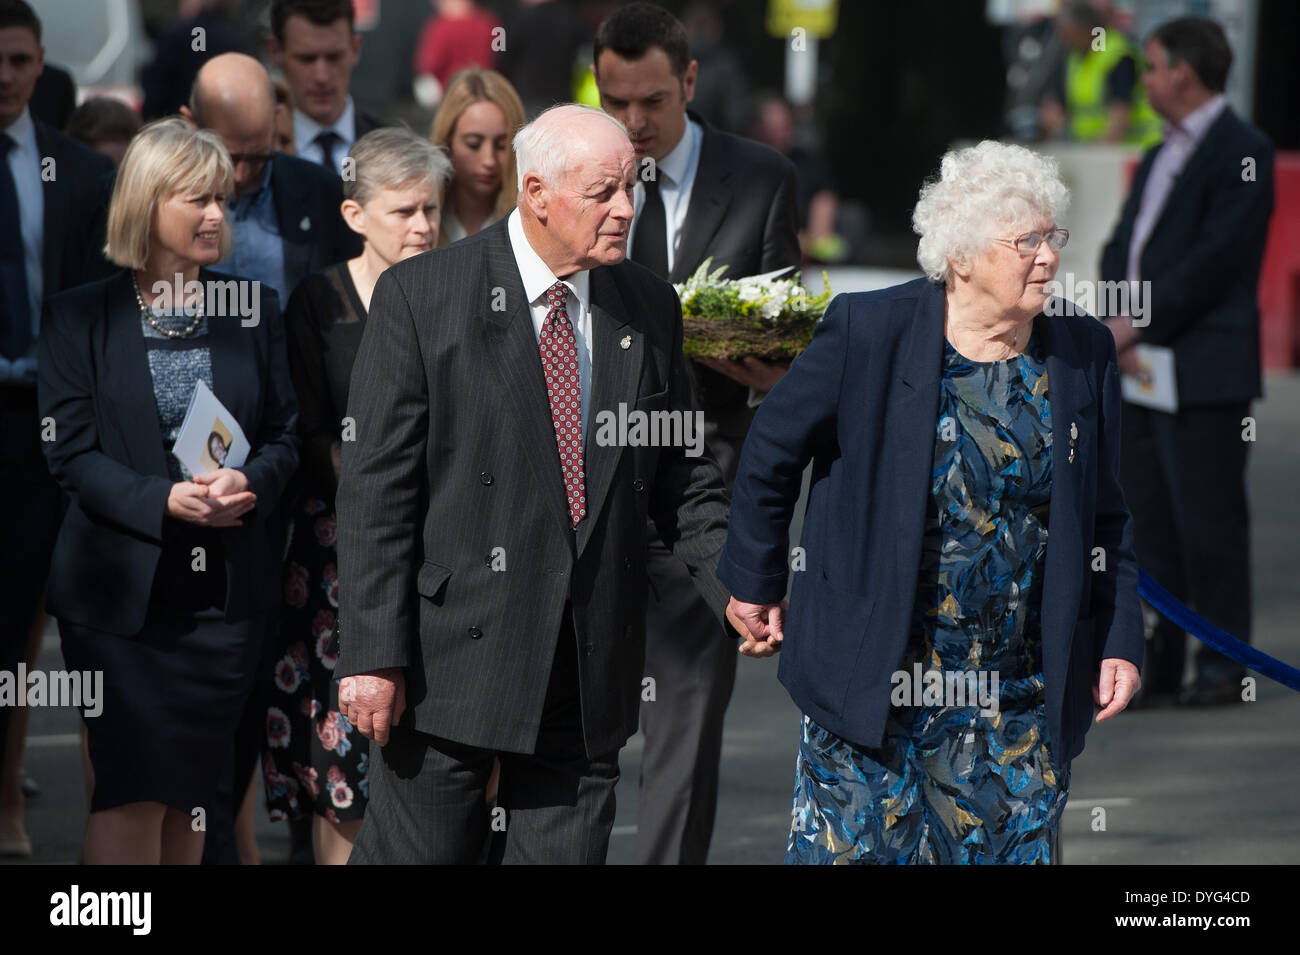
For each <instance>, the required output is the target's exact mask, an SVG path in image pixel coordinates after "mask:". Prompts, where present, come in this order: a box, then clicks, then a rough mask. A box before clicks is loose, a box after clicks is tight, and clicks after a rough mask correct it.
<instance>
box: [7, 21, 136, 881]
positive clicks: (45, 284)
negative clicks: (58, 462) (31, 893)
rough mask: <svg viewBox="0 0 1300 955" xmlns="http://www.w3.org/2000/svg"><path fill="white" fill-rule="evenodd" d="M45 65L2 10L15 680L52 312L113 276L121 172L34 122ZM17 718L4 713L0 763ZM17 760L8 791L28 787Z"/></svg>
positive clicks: (45, 554)
mask: <svg viewBox="0 0 1300 955" xmlns="http://www.w3.org/2000/svg"><path fill="white" fill-rule="evenodd" d="M44 59H45V50H44V48H43V47H42V46H41V23H40V20H39V19H38V18H37V17H36V14H35V13H34V12H33V11H32V8H31V7H30V6H28V5H27V4H26V3H24V2H23V0H0V63H2V64H3V69H2V70H0V534H2V535H3V539H2V540H0V670H8V671H9V672H14V667H15V666H16V665H17V663H18V661H19V660H22V659H28V662H29V663H30V662H32V661H31V660H30V659H29V653H28V651H29V649H31V650H32V651H33V652H34V648H35V647H36V646H38V644H39V635H40V632H41V631H42V630H43V629H44V620H45V616H44V614H43V613H42V612H41V607H40V603H41V598H42V594H43V592H44V588H45V579H46V576H47V574H48V571H49V564H50V553H51V551H52V549H53V547H54V539H55V536H56V535H57V533H58V529H59V520H60V512H61V504H60V495H59V488H58V485H57V484H55V483H54V480H53V478H51V477H50V473H49V470H48V468H47V467H46V464H45V457H44V455H43V454H42V452H41V426H40V422H39V419H38V415H37V407H36V354H37V341H38V337H39V334H40V317H41V309H42V305H43V303H44V301H45V299H47V298H49V297H50V296H51V295H53V294H54V293H56V292H59V291H61V290H63V289H65V288H71V287H72V286H74V285H81V284H83V283H85V282H89V281H92V280H94V279H97V278H101V277H102V276H103V275H105V274H107V273H108V272H109V270H110V268H111V267H110V266H109V264H108V262H107V261H106V260H105V259H104V257H103V255H102V253H101V252H100V248H101V246H102V245H103V235H102V234H100V233H97V232H96V230H95V229H94V228H93V227H92V224H93V223H95V222H97V221H99V220H100V218H101V212H102V209H103V207H104V206H105V205H106V204H107V200H108V196H107V193H106V192H105V189H104V186H105V182H106V179H105V176H106V174H108V173H111V172H112V169H113V165H112V163H111V162H110V161H109V160H108V159H107V158H106V157H104V156H101V155H99V154H98V153H95V152H93V151H91V150H89V149H87V148H85V147H84V146H82V145H81V144H80V143H77V142H75V141H74V140H72V139H70V138H69V137H67V136H65V135H63V134H62V133H61V132H59V131H58V130H56V129H54V128H52V127H50V126H47V125H45V124H44V123H42V122H40V121H38V120H34V119H33V117H32V114H31V110H30V107H29V102H30V100H31V97H32V92H33V90H34V89H35V86H36V81H37V77H39V76H40V75H41V72H42V69H43V66H44ZM96 236H97V238H96ZM10 712H11V708H9V707H0V753H3V751H4V745H5V738H6V737H7V735H8V729H9V716H10ZM17 712H19V713H22V714H26V713H27V711H26V710H19V711H17ZM15 758H16V757H15V756H14V755H13V754H11V759H10V767H11V772H10V773H8V774H7V775H6V778H5V780H4V784H5V786H6V788H8V785H9V784H10V783H11V782H14V781H15V780H16V778H17V777H16V775H15V773H14V771H13V760H14V759H15ZM15 787H16V783H15ZM0 797H3V804H4V805H5V806H16V808H15V809H13V810H12V811H10V810H6V811H5V812H3V813H0V855H5V854H17V855H27V854H30V852H31V843H30V842H29V841H28V839H27V836H26V833H25V832H24V831H23V826H22V808H21V801H20V800H21V797H20V796H18V794H17V793H12V794H11V793H8V792H6V793H3V794H0Z"/></svg>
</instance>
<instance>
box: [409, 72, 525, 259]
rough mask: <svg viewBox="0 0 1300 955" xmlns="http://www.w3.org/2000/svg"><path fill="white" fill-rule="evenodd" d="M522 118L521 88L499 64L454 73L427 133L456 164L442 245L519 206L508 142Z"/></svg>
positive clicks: (471, 233) (513, 165) (446, 204)
mask: <svg viewBox="0 0 1300 955" xmlns="http://www.w3.org/2000/svg"><path fill="white" fill-rule="evenodd" d="M524 118H525V117H524V106H523V103H522V102H520V99H519V94H518V93H516V92H515V88H514V87H513V86H511V85H510V81H509V80H507V79H506V78H505V77H504V76H502V75H501V74H500V73H498V72H496V71H495V70H484V69H480V68H478V67H470V68H469V69H466V70H461V71H460V72H459V73H457V74H456V75H455V76H453V77H452V78H451V82H450V83H448V84H447V93H446V95H445V96H444V97H443V100H442V105H441V106H440V107H438V112H437V115H435V116H434V118H433V130H432V132H431V133H430V136H429V138H430V139H432V140H433V144H434V145H435V146H441V147H443V148H444V149H446V150H447V155H448V156H450V157H451V165H452V169H453V173H452V179H451V185H450V187H449V188H448V189H447V200H446V203H445V204H444V208H443V212H442V229H441V232H440V238H439V241H438V244H439V245H448V244H449V243H452V242H455V241H456V240H457V239H463V238H465V236H467V235H473V234H474V233H475V232H478V231H479V230H480V229H482V228H483V227H484V226H488V225H491V224H492V223H493V222H495V221H497V220H498V219H501V218H504V217H505V216H506V214H507V213H509V212H510V210H511V209H513V208H514V207H515V195H516V191H517V186H516V182H515V156H514V152H513V150H512V149H511V148H510V142H511V140H512V138H513V137H514V134H515V131H516V130H517V129H519V127H520V126H522V125H523V124H524Z"/></svg>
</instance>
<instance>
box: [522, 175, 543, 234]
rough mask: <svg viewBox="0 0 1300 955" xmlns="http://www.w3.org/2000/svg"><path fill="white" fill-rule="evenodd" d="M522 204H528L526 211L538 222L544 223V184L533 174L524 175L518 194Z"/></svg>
mask: <svg viewBox="0 0 1300 955" xmlns="http://www.w3.org/2000/svg"><path fill="white" fill-rule="evenodd" d="M519 197H520V199H521V200H522V201H523V202H526V203H527V204H528V211H529V212H531V213H532V214H533V217H534V218H535V219H537V220H538V221H539V222H545V221H546V199H547V195H546V184H545V183H543V182H542V179H541V177H540V176H538V175H537V173H535V172H529V173H525V174H524V186H523V189H522V190H521V191H520V193H519Z"/></svg>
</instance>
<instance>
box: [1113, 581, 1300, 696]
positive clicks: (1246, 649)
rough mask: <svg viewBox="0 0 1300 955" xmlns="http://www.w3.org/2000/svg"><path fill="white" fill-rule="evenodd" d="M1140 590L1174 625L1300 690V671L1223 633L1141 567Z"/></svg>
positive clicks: (1143, 597) (1246, 664) (1144, 598)
mask: <svg viewBox="0 0 1300 955" xmlns="http://www.w3.org/2000/svg"><path fill="white" fill-rule="evenodd" d="M1138 593H1139V594H1140V595H1141V596H1142V599H1143V600H1145V601H1146V602H1147V603H1149V604H1150V605H1151V606H1152V607H1154V608H1155V609H1156V610H1157V611H1159V612H1160V614H1161V615H1163V616H1164V617H1166V618H1167V619H1168V620H1169V621H1170V622H1171V623H1172V624H1174V625H1175V626H1176V627H1179V628H1180V629H1183V630H1186V631H1187V632H1188V633H1190V634H1191V635H1192V636H1193V637H1195V638H1196V639H1197V640H1200V641H1201V642H1202V643H1204V644H1205V645H1207V646H1209V647H1212V648H1213V649H1215V650H1218V651H1219V652H1220V653H1222V654H1223V655H1224V656H1225V657H1228V658H1229V659H1231V660H1236V661H1237V662H1238V663H1240V664H1243V665H1244V666H1248V667H1250V668H1251V669H1252V670H1255V671H1256V672H1258V673H1261V674H1263V675H1264V676H1266V677H1268V678H1269V679H1270V680H1276V681H1277V682H1278V683H1281V684H1282V685H1283V686H1287V687H1290V688H1291V689H1293V690H1297V691H1300V670H1297V669H1296V668H1295V667H1293V666H1290V665H1289V664H1286V663H1283V662H1282V661H1281V660H1278V659H1276V658H1275V657H1270V656H1269V655H1268V654H1267V653H1262V652H1260V651H1259V650H1256V649H1255V648H1254V647H1252V646H1251V645H1250V644H1249V643H1245V642H1243V641H1241V640H1238V639H1237V638H1236V637H1234V636H1232V635H1231V634H1228V633H1225V632H1223V631H1222V630H1220V629H1219V628H1218V627H1216V626H1215V625H1214V624H1212V623H1210V622H1209V621H1208V620H1202V619H1201V618H1200V617H1199V616H1197V615H1196V614H1194V613H1193V612H1192V611H1191V610H1189V609H1187V607H1185V606H1184V605H1183V604H1182V602H1181V601H1179V600H1178V599H1177V598H1175V597H1174V595H1173V594H1171V593H1170V592H1169V591H1167V590H1165V588H1163V587H1161V586H1160V585H1159V584H1158V583H1156V581H1155V579H1154V578H1153V577H1151V576H1150V575H1149V574H1148V573H1147V572H1146V571H1145V570H1143V569H1142V568H1140V567H1139V568H1138Z"/></svg>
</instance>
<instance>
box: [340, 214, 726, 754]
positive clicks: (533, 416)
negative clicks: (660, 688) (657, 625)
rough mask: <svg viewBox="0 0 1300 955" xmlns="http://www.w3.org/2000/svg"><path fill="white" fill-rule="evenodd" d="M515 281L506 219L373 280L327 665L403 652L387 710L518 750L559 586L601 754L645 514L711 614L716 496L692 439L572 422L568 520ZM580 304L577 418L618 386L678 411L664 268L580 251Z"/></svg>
mask: <svg viewBox="0 0 1300 955" xmlns="http://www.w3.org/2000/svg"><path fill="white" fill-rule="evenodd" d="M503 296H504V298H502V297H503ZM524 296H525V293H524V289H523V282H522V279H521V278H520V275H519V269H518V267H517V266H516V264H515V260H514V255H513V253H512V251H511V248H510V241H509V238H508V236H507V232H506V222H505V220H502V221H500V222H498V223H496V224H495V225H493V226H490V227H489V228H487V229H485V230H483V231H481V232H479V233H477V234H475V235H473V236H470V237H469V238H467V239H464V240H462V241H461V242H457V243H455V244H453V245H450V246H447V247H444V248H441V249H436V250H434V251H432V252H428V253H425V254H423V255H420V256H416V257H414V258H411V259H408V260H406V261H404V262H400V263H398V264H397V265H395V266H393V267H392V268H390V269H389V270H388V271H386V272H385V273H384V274H383V276H382V277H381V278H380V280H379V282H378V284H377V285H376V286H375V292H374V297H373V300H372V302H371V307H370V314H369V317H368V319H367V322H366V328H365V332H364V335H363V339H362V343H361V347H360V351H359V353H358V355H357V360H356V364H355V366H354V368H353V373H352V383H351V390H350V394H349V398H348V417H350V418H352V419H353V420H354V421H355V429H356V431H355V440H354V441H345V442H344V444H343V466H342V474H341V478H340V482H339V491H338V499H337V502H338V551H339V601H340V604H339V606H340V612H339V644H340V653H341V655H340V659H339V664H338V668H337V670H336V672H335V675H336V676H339V677H341V676H346V675H350V674H356V673H364V672H367V671H371V670H375V669H378V668H381V667H405V668H406V671H405V672H406V700H407V706H408V712H407V714H406V716H405V717H403V722H406V721H411V724H410V725H413V726H414V728H415V729H417V730H419V731H421V732H425V733H430V734H433V735H436V736H440V737H443V738H446V739H451V740H454V741H456V742H460V743H464V744H468V745H473V746H480V747H483V748H490V749H499V750H504V751H506V752H524V753H526V752H531V751H532V749H533V747H534V745H535V742H536V739H537V731H538V725H539V723H540V720H541V716H542V705H543V701H544V697H545V694H546V685H547V680H548V677H549V674H550V668H551V662H552V659H553V657H554V653H555V649H556V641H557V639H558V634H559V632H560V628H561V616H562V614H563V613H564V610H565V605H566V602H571V603H572V608H573V626H574V629H575V631H576V633H577V641H578V660H579V667H580V673H581V685H582V719H583V730H584V736H585V742H586V747H587V752H588V755H590V756H597V755H601V754H605V753H608V752H610V751H612V750H614V749H617V748H618V747H620V746H622V745H623V743H625V742H626V741H627V739H628V737H629V736H631V735H632V734H633V733H634V732H635V731H636V726H637V712H638V704H639V701H640V688H641V677H642V667H643V663H644V658H645V605H646V573H645V549H646V532H645V527H646V524H645V522H646V517H647V515H649V516H650V517H652V518H653V519H654V520H655V522H656V525H657V526H658V528H659V530H660V532H661V534H662V535H663V538H664V540H665V541H666V542H668V543H669V545H670V546H671V547H672V549H673V551H674V553H675V554H676V555H677V556H678V557H680V558H681V559H682V560H683V561H684V562H685V563H686V565H687V566H688V568H689V569H690V572H691V574H692V576H693V577H694V579H695V581H696V583H697V585H698V586H699V587H700V590H701V592H702V593H703V594H704V596H705V597H706V599H707V601H708V603H709V605H710V606H711V607H712V608H713V610H714V611H715V613H717V615H718V618H719V621H720V622H721V621H722V620H723V619H724V617H723V614H724V609H725V606H726V602H727V598H728V592H727V590H726V588H725V587H723V586H722V584H720V583H719V582H718V580H717V578H716V577H715V575H714V571H715V568H716V567H717V562H718V557H719V554H720V552H721V550H722V546H723V543H724V540H725V538H726V518H727V508H728V500H727V493H726V490H725V488H724V485H723V483H722V475H721V473H720V471H719V469H718V466H717V464H716V463H715V462H714V461H713V459H712V458H711V457H709V456H708V454H707V452H706V453H705V454H704V455H703V456H700V457H689V456H687V455H686V454H685V451H684V449H683V448H681V447H669V448H663V447H616V446H601V445H600V444H599V443H597V442H596V441H595V440H592V435H588V436H587V441H586V462H585V463H586V468H585V474H586V477H585V480H586V495H587V517H586V518H585V519H584V520H583V521H582V522H581V523H580V524H579V525H578V527H577V529H576V530H573V529H571V528H570V526H569V519H568V509H567V504H566V499H565V494H564V487H563V481H562V476H561V469H560V461H559V454H558V451H557V449H556V443H555V432H554V427H553V424H552V421H551V412H550V404H549V400H548V397H547V391H546V383H545V379H544V378H543V375H542V369H541V362H540V358H539V356H538V347H537V339H536V335H535V332H534V329H533V324H532V321H531V319H530V315H529V311H528V306H527V302H526V301H525V297H524ZM502 302H504V308H502V307H501V306H502ZM494 304H495V305H496V306H497V307H496V309H494V308H493V306H494ZM591 312H592V315H591V319H592V339H593V341H592V382H591V392H592V393H591V399H590V402H591V403H590V406H589V422H590V423H589V428H590V429H591V430H592V432H593V434H594V432H595V427H596V426H595V422H596V420H597V414H598V413H599V412H600V411H601V410H605V409H608V410H610V411H613V412H615V413H617V411H618V407H619V404H620V403H621V402H623V403H626V405H627V408H628V410H632V409H633V408H635V409H638V410H642V411H655V410H671V409H681V410H689V409H691V407H692V395H691V387H690V380H689V378H688V373H687V368H686V360H685V358H684V357H683V355H682V350H681V344H682V321H681V310H680V307H679V304H678V302H677V296H676V295H675V294H674V293H673V290H672V288H671V287H670V286H669V285H668V284H667V283H665V282H663V281H662V280H660V279H658V278H657V277H655V276H654V275H653V274H652V273H650V272H649V271H647V270H646V269H644V268H642V267H641V266H639V265H636V264H635V263H631V262H626V261H625V262H623V263H620V264H619V265H615V266H602V267H599V268H596V269H593V270H592V271H591ZM625 336H630V338H631V345H630V347H629V348H626V349H625V348H623V347H621V340H622V339H624V337H625ZM496 548H503V551H497V550H496ZM494 554H496V555H497V556H504V559H505V570H504V571H502V570H500V569H493V567H492V566H491V565H492V564H493V555H494ZM497 566H498V567H499V566H500V561H497Z"/></svg>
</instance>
